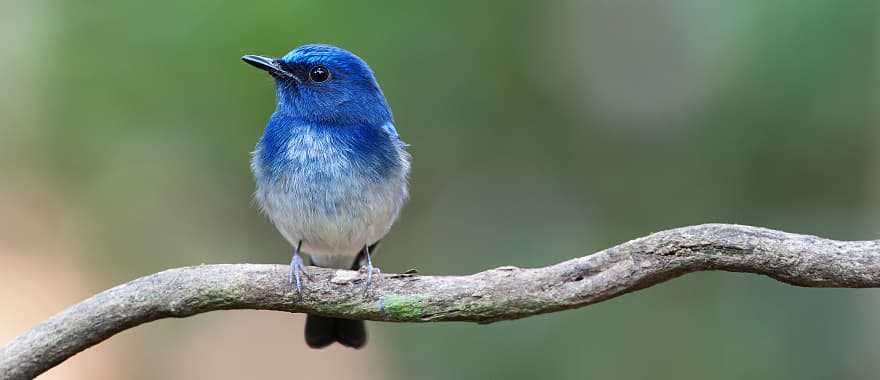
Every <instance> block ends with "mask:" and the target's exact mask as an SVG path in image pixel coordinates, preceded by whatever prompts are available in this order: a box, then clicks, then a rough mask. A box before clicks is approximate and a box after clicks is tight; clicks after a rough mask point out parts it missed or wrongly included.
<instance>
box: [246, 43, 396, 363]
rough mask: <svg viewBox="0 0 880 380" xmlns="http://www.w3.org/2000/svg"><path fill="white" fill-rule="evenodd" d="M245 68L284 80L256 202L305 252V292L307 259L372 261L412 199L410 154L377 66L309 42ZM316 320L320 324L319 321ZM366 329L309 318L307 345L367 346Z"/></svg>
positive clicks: (257, 156) (259, 167) (333, 264)
mask: <svg viewBox="0 0 880 380" xmlns="http://www.w3.org/2000/svg"><path fill="white" fill-rule="evenodd" d="M242 59H243V60H244V61H245V62H247V63H249V64H251V65H253V66H256V67H258V68H260V69H263V70H266V71H267V72H269V74H271V75H272V77H273V78H274V79H275V83H276V88H277V100H278V103H277V105H276V109H275V112H274V113H273V114H272V117H271V118H270V119H269V123H268V125H267V126H266V129H265V132H264V134H263V136H262V138H261V139H260V141H259V143H258V144H257V148H256V150H255V151H254V154H253V157H252V161H251V169H252V171H253V173H254V176H255V178H256V185H257V189H256V192H255V199H256V201H257V203H258V204H259V206H260V209H261V210H262V211H263V213H265V214H266V215H267V216H268V218H269V219H270V220H271V221H272V223H273V224H274V225H275V226H276V227H277V228H278V230H279V232H281V234H282V235H283V236H284V237H285V238H286V239H287V240H288V241H289V242H290V243H291V244H292V245H293V246H294V247H295V252H294V257H293V260H292V261H291V278H292V280H294V279H295V280H296V286H297V290H299V291H301V288H300V281H301V278H300V271H302V266H301V261H300V260H299V257H298V255H297V254H298V253H300V252H302V253H304V254H307V255H308V256H309V258H311V261H312V263H313V264H314V265H318V266H323V267H330V268H344V269H350V268H352V267H353V266H357V265H358V263H357V262H356V261H357V260H358V258H359V257H361V258H363V259H366V260H365V261H366V264H367V267H368V277H367V283H368V284H369V282H370V280H371V279H372V278H371V276H370V274H371V273H372V265H371V262H370V260H369V259H370V256H369V250H368V249H367V247H370V246H375V244H377V243H378V242H379V240H381V239H382V237H384V236H385V234H386V233H387V232H388V230H389V229H390V228H391V225H392V224H393V223H394V221H395V220H396V219H397V216H398V215H399V213H400V209H401V207H403V204H404V202H405V201H406V198H407V176H408V174H409V167H410V164H409V160H410V157H409V154H408V153H407V152H406V144H405V143H403V141H401V140H400V137H399V136H398V134H397V131H396V130H395V128H394V124H393V119H392V115H391V109H390V108H389V107H388V103H387V101H386V100H385V96H384V95H383V94H382V90H381V89H380V88H379V85H378V83H376V80H375V78H374V76H373V72H372V71H371V70H370V68H369V67H368V66H367V64H366V63H365V62H364V61H363V60H361V59H360V58H358V57H357V56H355V55H354V54H352V53H350V52H348V51H345V50H343V49H340V48H337V47H334V46H329V45H304V46H301V47H299V48H297V49H295V50H293V51H291V52H290V53H288V54H286V55H285V56H284V57H282V58H280V59H272V58H267V57H261V56H252V55H248V56H245V57H243V58H242ZM310 323H311V324H310ZM364 334H365V333H364V330H363V326H362V325H357V323H356V321H338V320H328V319H321V318H320V317H314V316H309V322H307V328H306V341H307V342H308V343H309V345H311V346H313V347H323V346H325V345H327V344H330V343H333V341H339V342H340V343H342V344H345V345H348V346H352V347H359V346H361V345H363V344H364V343H365V339H366V336H365V335H364Z"/></svg>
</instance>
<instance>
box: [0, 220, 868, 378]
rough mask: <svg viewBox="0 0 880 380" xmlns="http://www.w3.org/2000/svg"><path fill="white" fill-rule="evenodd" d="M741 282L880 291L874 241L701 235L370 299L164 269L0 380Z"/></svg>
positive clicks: (264, 271) (312, 270) (37, 346)
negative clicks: (309, 333) (209, 346)
mask: <svg viewBox="0 0 880 380" xmlns="http://www.w3.org/2000/svg"><path fill="white" fill-rule="evenodd" d="M710 270H723V271H729V272H749V273H756V274H762V275H765V276H769V277H772V278H774V279H777V280H779V281H782V282H785V283H788V284H791V285H796V286H806V287H843V288H866V287H878V286H880V240H878V241H853V242H842V241H835V240H829V239H823V238H819V237H815V236H807V235H797V234H790V233H786V232H781V231H774V230H769V229H764V228H757V227H748V226H738V225H726V224H706V225H699V226H692V227H683V228H678V229H673V230H667V231H663V232H658V233H655V234H652V235H650V236H646V237H643V238H640V239H636V240H632V241H629V242H626V243H623V244H620V245H618V246H615V247H612V248H609V249H606V250H604V251H601V252H598V253H596V254H593V255H590V256H585V257H580V258H576V259H572V260H568V261H565V262H562V263H559V264H556V265H552V266H549V267H544V268H534V269H523V268H516V267H501V268H496V269H492V270H488V271H485V272H480V273H477V274H473V275H469V276H415V275H406V274H385V275H383V278H382V279H381V280H378V281H374V283H373V290H372V291H371V293H370V294H369V295H366V294H364V292H363V281H362V280H363V277H362V276H361V275H360V274H358V272H354V271H346V270H331V269H323V268H316V267H309V268H308V272H309V277H310V278H308V279H306V282H305V290H304V294H303V295H302V297H299V296H298V295H297V294H296V293H295V292H293V290H292V287H291V286H290V284H289V283H288V268H287V267H286V266H282V265H258V264H236V265H202V266H197V267H186V268H177V269H170V270H166V271H164V272H160V273H156V274H153V275H149V276H146V277H142V278H139V279H137V280H134V281H131V282H129V283H127V284H123V285H120V286H117V287H115V288H112V289H110V290H107V291H104V292H102V293H99V294H97V295H95V296H93V297H92V298H89V299H87V300H85V301H83V302H81V303H79V304H77V305H74V306H72V307H70V308H69V309H67V310H65V311H63V312H61V313H59V314H57V315H55V316H53V317H52V318H50V319H49V320H48V321H46V322H44V323H42V324H40V325H38V326H36V327H34V328H33V329H32V330H30V331H28V332H26V333H25V334H23V335H21V336H19V337H17V338H16V339H14V340H13V341H12V342H10V343H9V344H8V345H7V346H5V347H3V348H2V349H0V378H2V379H18V378H22V379H24V378H32V377H34V376H36V375H39V374H41V373H43V372H44V371H46V370H48V369H49V368H52V367H54V366H55V365H58V364H59V363H61V362H62V361H64V360H65V359H67V358H69V357H71V356H73V355H74V354H76V353H77V352H80V351H82V350H84V349H86V348H88V347H91V346H92V345H95V344H97V343H99V342H101V341H103V340H104V339H107V338H109V337H111V336H113V335H114V334H116V333H118V332H120V331H123V330H125V329H129V328H132V327H135V326H137V325H140V324H142V323H146V322H150V321H155V320H157V319H161V318H183V317H188V316H191V315H195V314H199V313H204V312H208V311H213V310H228V309H261V310H279V311H287V312H293V313H310V314H320V315H324V316H332V317H340V318H350V319H365V320H373V321H391V322H438V321H468V322H477V323H490V322H495V321H500V320H510V319H518V318H523V317H528V316H531V315H535V314H542V313H551V312H555V311H559V310H565V309H573V308H578V307H583V306H587V305H590V304H593V303H597V302H600V301H604V300H607V299H609V298H613V297H617V296H620V295H623V294H626V293H629V292H632V291H636V290H639V289H643V288H646V287H649V286H652V285H654V284H657V283H660V282H663V281H667V280H670V279H672V278H675V277H678V276H681V275H683V274H686V273H690V272H699V271H710Z"/></svg>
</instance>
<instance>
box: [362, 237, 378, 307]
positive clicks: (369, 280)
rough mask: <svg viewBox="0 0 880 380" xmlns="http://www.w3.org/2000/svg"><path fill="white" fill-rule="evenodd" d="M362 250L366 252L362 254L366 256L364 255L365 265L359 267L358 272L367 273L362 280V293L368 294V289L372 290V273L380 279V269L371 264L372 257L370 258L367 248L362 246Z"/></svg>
mask: <svg viewBox="0 0 880 380" xmlns="http://www.w3.org/2000/svg"><path fill="white" fill-rule="evenodd" d="M364 251H365V253H366V255H364V256H366V257H365V258H366V265H364V266H362V267H361V269H360V272H366V274H367V280H366V281H365V282H364V295H368V294H369V293H370V290H372V287H373V274H374V273H375V274H376V276H378V277H379V279H380V280H381V279H382V270H381V269H379V268H378V267H374V266H373V259H372V257H370V256H371V255H370V250H369V248H367V247H364Z"/></svg>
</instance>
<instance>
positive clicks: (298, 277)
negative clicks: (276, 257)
mask: <svg viewBox="0 0 880 380" xmlns="http://www.w3.org/2000/svg"><path fill="white" fill-rule="evenodd" d="M303 275H305V276H306V277H309V276H308V274H307V273H306V268H305V265H303V260H302V257H300V256H299V255H298V254H296V253H294V254H293V257H292V258H291V259H290V284H291V285H293V284H296V292H297V293H298V294H299V296H300V297H302V276H303Z"/></svg>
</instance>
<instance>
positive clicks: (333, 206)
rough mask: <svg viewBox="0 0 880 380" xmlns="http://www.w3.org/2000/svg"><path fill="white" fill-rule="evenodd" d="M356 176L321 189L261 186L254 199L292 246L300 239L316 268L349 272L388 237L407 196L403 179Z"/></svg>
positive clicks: (293, 184)
mask: <svg viewBox="0 0 880 380" xmlns="http://www.w3.org/2000/svg"><path fill="white" fill-rule="evenodd" d="M357 177H358V176H356V175H354V176H351V177H348V178H340V179H338V180H336V181H334V182H335V183H333V184H332V185H326V187H322V188H318V187H319V186H315V185H314V184H304V183H297V182H296V181H295V180H291V181H290V182H287V183H280V184H268V185H263V186H258V187H257V193H256V199H257V202H258V203H259V204H260V206H261V208H262V209H263V211H264V212H265V214H266V215H267V216H268V217H269V219H270V220H271V221H272V223H273V224H274V225H275V227H276V228H277V229H278V231H279V232H281V234H282V235H283V236H284V238H285V239H287V241H288V242H290V244H291V245H293V246H296V245H297V244H299V242H300V241H302V251H303V252H304V253H307V254H308V255H309V257H310V258H311V259H312V261H313V262H314V264H315V265H318V266H322V267H331V268H350V267H351V266H352V264H353V263H354V260H355V258H356V257H357V255H358V253H359V252H360V251H361V249H363V247H364V246H368V245H371V244H373V243H375V242H377V241H379V240H380V239H382V237H384V236H385V234H387V233H388V230H389V229H390V228H391V225H392V224H393V223H394V221H395V219H397V216H398V215H399V213H400V209H401V207H402V206H403V203H404V201H405V200H406V196H407V191H406V182H405V179H403V178H401V180H394V181H388V182H386V183H381V184H370V183H364V182H362V181H359V180H358V178H357ZM327 189H333V190H330V191H327Z"/></svg>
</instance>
